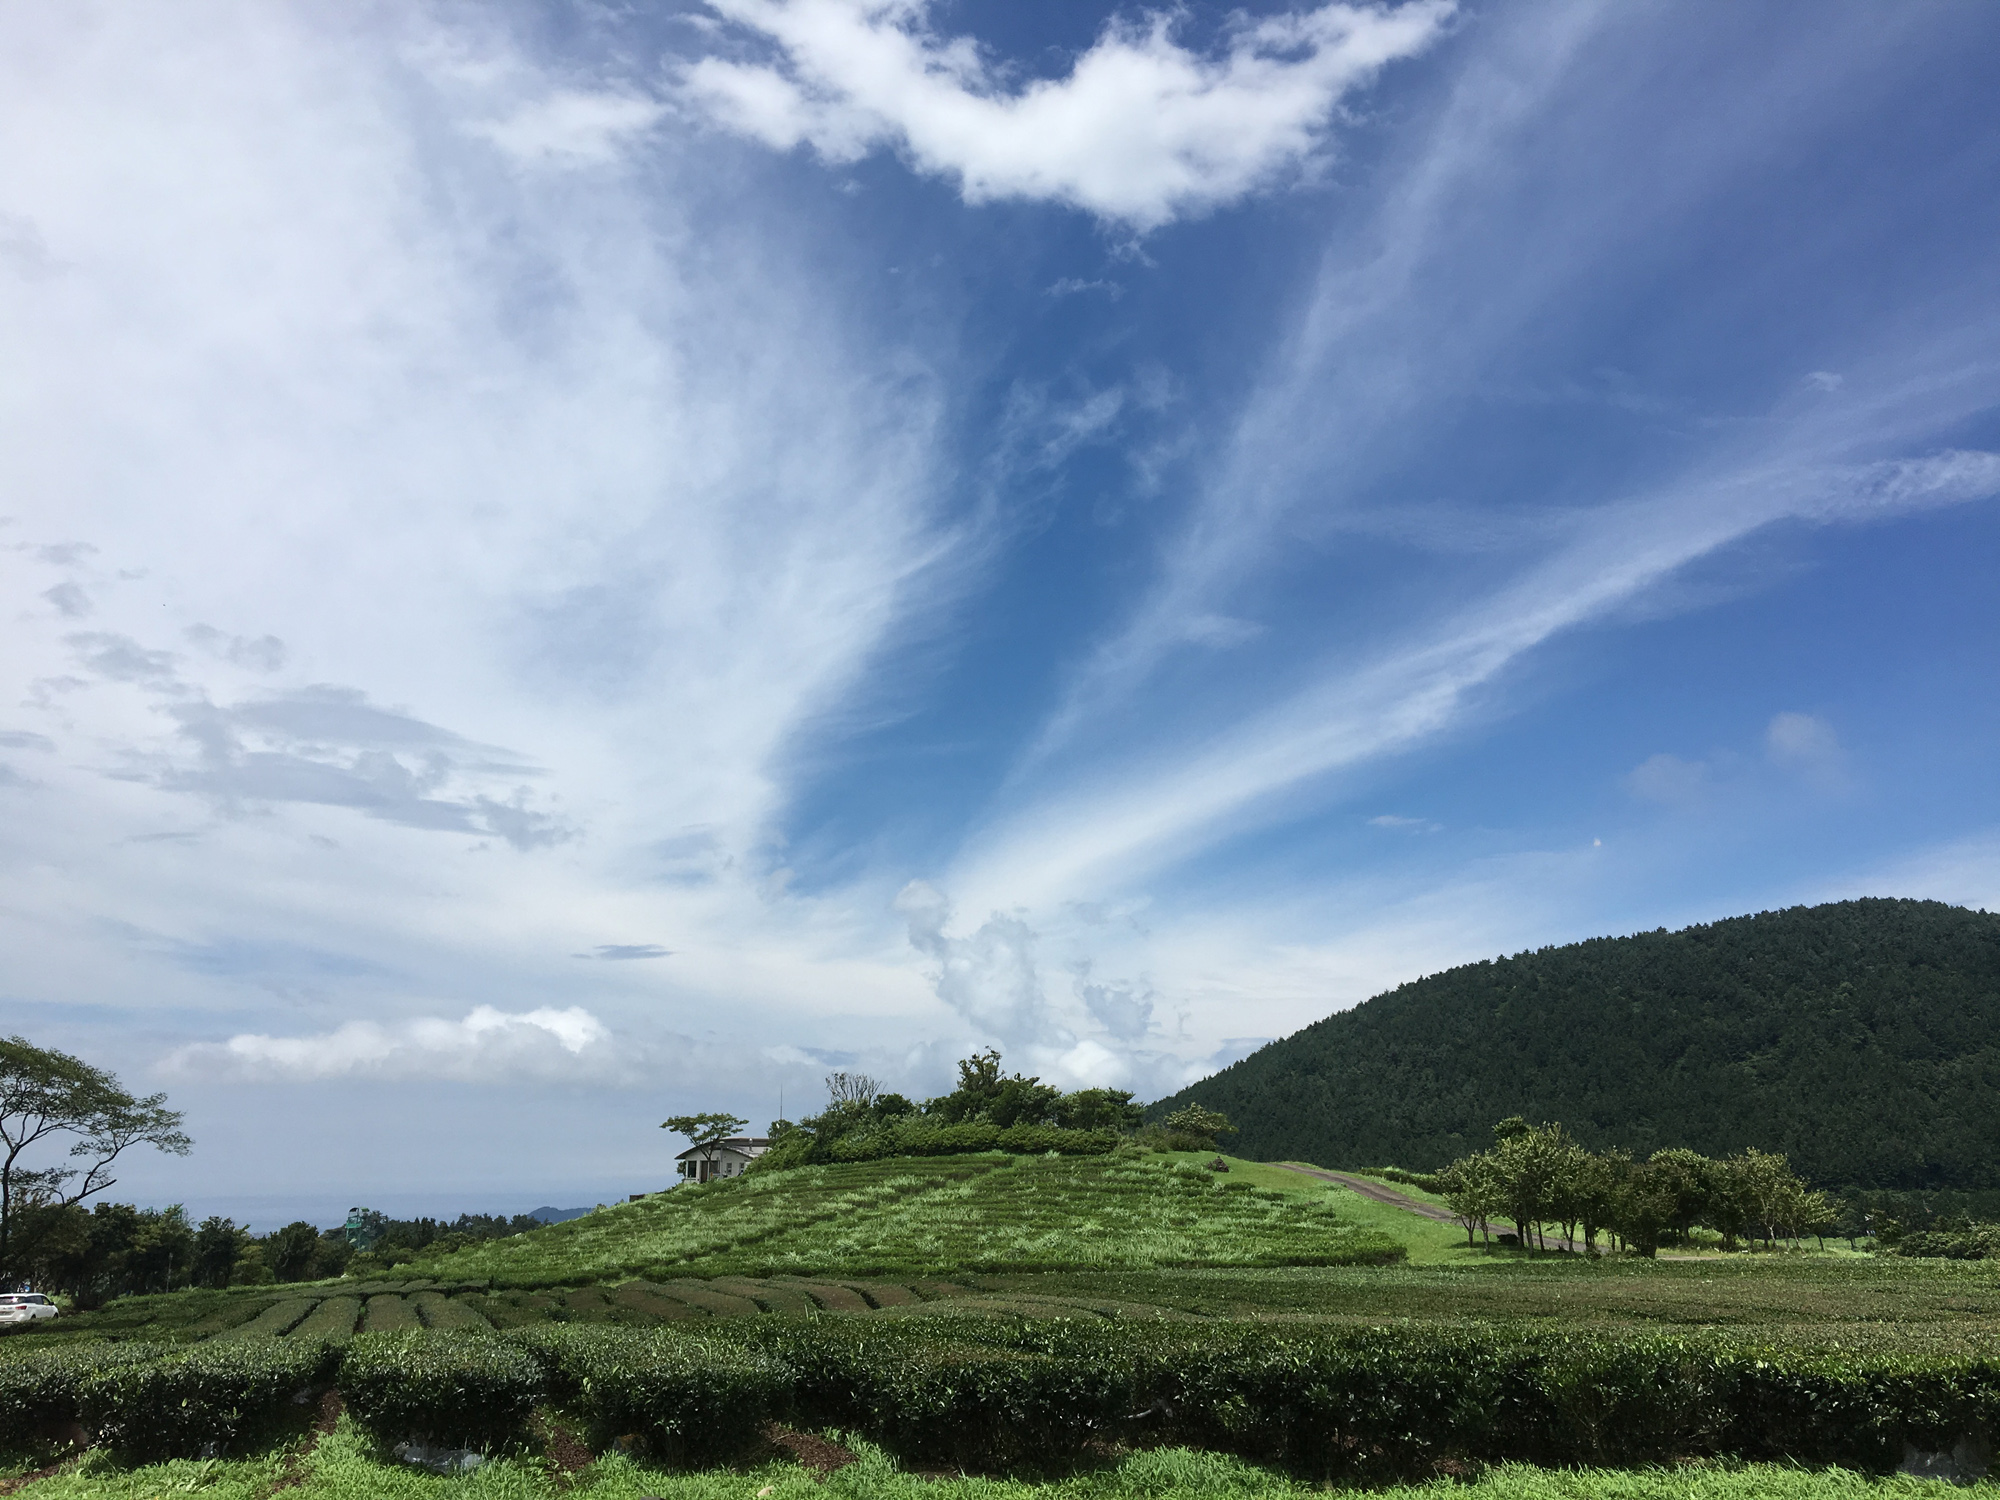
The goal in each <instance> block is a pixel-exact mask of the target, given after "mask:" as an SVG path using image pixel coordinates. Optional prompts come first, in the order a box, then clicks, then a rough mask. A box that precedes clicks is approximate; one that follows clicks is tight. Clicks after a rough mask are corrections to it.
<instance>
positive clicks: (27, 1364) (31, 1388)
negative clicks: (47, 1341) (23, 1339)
mask: <svg viewBox="0 0 2000 1500" xmlns="http://www.w3.org/2000/svg"><path fill="white" fill-rule="evenodd" d="M166 1352H167V1351H166V1350H165V1349H164V1348H163V1347H161V1346H159V1345H156V1344H67V1345H59V1346H57V1347H56V1348H53V1349H34V1350H32V1352H23V1353H19V1354H14V1355H12V1357H10V1358H4V1359H0V1451H6V1452H19V1451H22V1450H23V1449H26V1448H29V1447H31V1446H32V1445H35V1444H37V1443H40V1442H49V1441H54V1440H56V1439H57V1438H59V1436H60V1435H61V1429H62V1428H63V1427H64V1426H65V1425H66V1424H69V1423H72V1422H75V1421H76V1420H77V1416H78V1411H77V1398H78V1393H79V1392H80V1391H81V1390H82V1388H83V1385H84V1382H85V1381H87V1380H88V1379H90V1378H91V1377H92V1376H94V1375H98V1374H101V1373H103V1372H104V1371H107V1370H109V1369H112V1368H114V1367H116V1366H119V1365H129V1364H144V1363H148V1362H150V1361H153V1360H156V1359H159V1358H160V1357H161V1356H162V1355H163V1354H164V1353H166Z"/></svg>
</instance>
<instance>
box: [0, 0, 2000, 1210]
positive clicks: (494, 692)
mask: <svg viewBox="0 0 2000 1500" xmlns="http://www.w3.org/2000/svg"><path fill="white" fill-rule="evenodd" d="M0 43H4V44H0V80H4V87H0V141H4V142H5V146H6V149H5V150H0V318H4V327H5V330H6V337H7V342H8V347H9V350H10V352H11V354H12V356H13V357H12V358H11V359H10V360H9V361H8V362H7V366H6V369H5V373H4V374H0V423H4V426H0V476H4V482H0V588H4V590H5V599H6V602H7V608H8V615H7V626H6V641H7V650H6V654H5V668H6V673H7V681H6V684H5V689H6V691H5V694H4V704H5V706H4V707H0V869H4V871H5V882H4V885H5V894H4V899H0V934H4V943H5V952H6V954H7V958H8V962H7V965H6V971H5V979H4V982H0V1033H17V1032H18V1033H20V1034H22V1035H24V1036H26V1037H28V1038H29V1039H30V1040H32V1041H35V1042H37V1043H38V1044H41V1045H46V1046H55V1047H60V1048H62V1049H64V1050H66V1051H71V1052H74V1053H77V1054H79V1055H82V1056H84V1057H86V1058H88V1059H89V1060H91V1061H93V1062H96V1063H99V1064H101V1065H103V1066H107V1067H110V1068H112V1069H113V1070H114V1071H116V1072H117V1073H118V1074H119V1075H120V1076H121V1078H123V1079H124V1081H125V1082H126V1083H127V1084H128V1085H130V1086H132V1087H134V1088H135V1089H138V1090H140V1091H143V1092H151V1091H153V1090H156V1089H164V1090H166V1091H167V1093H168V1095H169V1097H170V1099H171V1101H172V1103H173V1104H174V1105H175V1106H176V1107H179V1108H182V1109H184V1110H186V1111H187V1114H188V1127H189V1130H190V1132H191V1134H192V1135H193V1136H194V1139H195V1143H196V1144H195V1150H194V1154H193V1155H192V1156H190V1157H188V1158H186V1159H184V1160H182V1159H170V1158H163V1157H159V1156H157V1155H151V1156H146V1157H143V1158H141V1159H138V1160H134V1161H132V1162H131V1163H130V1164H129V1166H128V1167H127V1169H126V1170H125V1171H124V1172H123V1173H121V1174H120V1175H121V1181H120V1183H119V1186H118V1188H117V1189H115V1190H114V1192H113V1194H112V1196H113V1197H116V1198H132V1199H135V1200H136V1201H140V1202H146V1203H155V1204H163V1203H168V1202H176V1201H179V1202H186V1203H187V1204H189V1205H190V1207H191V1208H193V1209H196V1210H197V1211H200V1212H222V1213H232V1210H231V1208H230V1207H229V1205H232V1204H241V1205H246V1206H245V1207H244V1208H243V1209H242V1210H241V1211H237V1212H233V1213H232V1216H233V1217H235V1218H237V1219H239V1220H242V1219H244V1218H246V1217H248V1218H250V1219H251V1221H252V1222H253V1223H256V1224H258V1225H259V1226H260V1228H265V1229H268V1228H270V1227H273V1223H272V1222H265V1221H264V1220H265V1216H267V1215H269V1216H275V1218H274V1222H283V1221H284V1220H285V1219H287V1218H291V1217H308V1218H313V1219H315V1220H316V1221H318V1222H323V1223H331V1222H333V1221H334V1219H335V1218H337V1217H338V1216H339V1215H340V1214H341V1213H344V1211H345V1208H346V1207H347V1206H348V1205H349V1204H352V1203H367V1204H369V1205H371V1206H375V1207H379V1208H383V1209H385V1210H387V1211H391V1212H397V1213H415V1212H419V1211H428V1212H433V1213H446V1214H449V1213H455V1212H461V1211H510V1212H513V1211H522V1210H525V1209H526V1208H532V1207H535V1206H538V1205H541V1204H550V1205H553V1206H556V1207H562V1208H568V1207H577V1206H582V1205H585V1204H588V1203H593V1202H608V1201H613V1200H615V1199H617V1198H621V1197H623V1196H624V1195H625V1194H626V1193H629V1192H639V1191H645V1190H648V1189H652V1188H657V1187H660V1186H664V1185H665V1184H666V1183H667V1181H668V1180H669V1179H670V1172H671V1166H670V1163H671V1158H672V1155H673V1153H674V1152H675V1151H676V1150H678V1149H679V1148H680V1145H681V1144H682V1143H681V1142H679V1141H678V1140H677V1139H675V1138H672V1137H670V1136H669V1135H667V1133H665V1132H663V1131H662V1130H660V1129H659V1121H660V1120H662V1119H664V1118H666V1117H667V1116H668V1115H669V1114H675V1113H682V1112H689V1111H699V1110H708V1109H726V1110H729V1111H731V1112H733V1113H735V1114H738V1115H741V1116H744V1117H747V1118H748V1119H749V1120H750V1121H751V1122H752V1128H753V1129H756V1130H761V1129H763V1128H764V1126H765V1122H766V1121H768V1120H770V1119H771V1118H773V1117H774V1116H776V1115H777V1114H778V1112H779V1109H780V1100H781V1097H782V1107H783V1109H784V1112H785V1113H787V1114H789V1115H790V1116H791V1117H793V1118H797V1117H798V1116H799V1115H801V1114H804V1113H809V1112H811V1111H812V1110H813V1109H814V1108H816V1107H817V1103H818V1101H819V1100H820V1098H821V1097H823V1089H822V1085H821V1079H822V1077H823V1075H825V1074H826V1073H828V1072H830V1071H832V1070H835V1069H846V1070H849V1071H854V1070H859V1071H865V1072H867V1073H870V1074H872V1075H874V1076H875V1077H877V1078H878V1079H880V1080H881V1081H882V1083H883V1085H884V1086H885V1087H889V1088H893V1089H897V1090H899V1091H901V1092H904V1093H907V1094H911V1095H914V1096H919V1097H921V1096H924V1095H928V1094H933V1093H937V1092H941V1091H943V1090H944V1089H945V1088H946V1087H948V1084H949V1079H950V1076H951V1072H952V1064H953V1062H954V1060H955V1059H957V1058H959V1057H962V1056H965V1055H967V1054H968V1053H969V1052H971V1051H974V1050H976V1049H979V1048H983V1047H986V1046H997V1047H999V1048H1000V1049H1001V1050H1002V1052H1003V1054H1004V1055H1005V1058H1006V1061H1007V1063H1008V1065H1009V1066H1010V1067H1013V1068H1019V1069H1021V1070H1023V1071H1026V1072H1030V1073H1034V1074H1038V1075H1040V1076H1041V1077H1043V1078H1044V1079H1046V1080H1047V1081H1050V1082H1053V1083H1056V1084H1059V1085H1060V1086H1062V1087H1065V1088H1075V1087H1081V1086H1091V1085H1105V1086H1115V1087H1122V1088H1128V1089H1132V1090H1134V1091H1135V1092H1137V1093H1138V1095H1139V1096H1140V1097H1141V1098H1148V1099H1150V1098H1155V1097H1159V1096H1161V1095H1164V1094H1166V1093H1170V1092H1172V1091H1174V1090H1175V1089H1177V1088H1179V1087H1181V1086H1183V1085H1184V1084H1185V1083H1187V1082H1190V1081H1192V1080H1193V1079H1195V1078H1198V1077H1201V1076H1205V1075H1206V1074H1208V1073H1210V1072H1212V1071H1214V1070H1215V1069H1217V1068H1219V1067H1222V1066H1225V1065H1227V1064H1228V1063H1229V1062H1231V1061H1234V1060H1235V1059H1237V1058H1239V1057H1241V1056H1243V1055H1245V1054H1246V1053H1247V1052H1249V1051H1251V1050H1253V1049H1254V1048H1255V1047H1257V1046H1259V1045H1261V1044H1262V1043H1264V1042H1265V1041H1268V1040H1271V1039H1273V1038H1276V1037H1280V1036H1283V1035H1287V1034H1289V1033H1290V1032H1293V1031H1295V1030H1297V1029H1299V1028H1300V1027H1302V1026H1304V1025H1307V1024H1309V1023H1310V1022H1312V1021H1315V1020H1317V1019H1319V1018H1321V1017H1322V1016H1325V1015H1327V1014H1329V1013H1331V1012H1333V1011H1335V1010H1338V1009H1342V1008H1345V1007H1347V1006H1351V1005H1353V1004H1355V1003H1358V1002H1359V1001H1361V1000H1364V999H1366V998H1367V997H1368V996H1370V995H1373V994H1376V993H1379V992H1381V991H1383V990H1386V989H1389V988H1391V987H1393V986H1394V985H1396V984H1399V983H1401V982H1404V981H1406V980H1409V979H1413V978H1416V977H1418V976H1419V975H1422V974H1427V973H1435V972H1437V971H1439V970H1442V969H1446V968H1449V967H1452V966H1453V965H1456V964H1460V963H1465V962H1471V961H1476V960H1478V959H1482V958H1487V957H1492V956H1495V955H1497V954H1502V953H1512V952H1518V951H1521V950H1524V949H1531V948H1535V947H1540V946H1544V945H1548V944H1553V943H1562V942H1569V941H1574V940H1578V939H1582V938H1587V937H1595V936H1601V935H1608V934H1618V933H1626V932H1633V931H1639V930H1647V929H1652V928H1656V927H1668V928H1674V927H1680V926H1685V925H1688V924H1690V923H1695V922H1703V921H1712V920H1717V919H1721V918H1725V917H1731V916H1737V915H1741V914H1743V913H1746V912H1751V911H1757V910H1766V909H1771V908H1775V907H1781V906H1787V905H1794V904H1800V903H1806V902H1816V901H1822V900H1830V899H1839V898H1843V897H1847V896H1857V895H1877V896H1911V897H1923V898H1930V899H1940V900H1948V901H1952V902H1955V903H1958V904H1963V905H1969V906H1977V907H1986V908H1992V907H2000V778H1996V777H1995V774H1994V771H1995V761H1996V755H1995V750H1996V744H2000V692H1996V688H2000V653H1996V652H1995V650H1994V646H1995V643H1996V641H2000V628H1996V627H2000V589H1995V588H1994V587H1993V583H1992V579H1993V575H1994V567H1993V560H1994V559H1995V557H1997V556H2000V508H1996V504H1995V501H1996V499H1997V498H2000V261H1996V258H1995V257H1994V255H1993V254H1992V250H1991V247H1992V245H1994V244H1996V243H2000V193H1996V192H1995V191H1994V184H1995V182H1996V180H2000V96H1996V95H1995V92H1994V90H1993V89H1992V88H1991V85H1990V78H1991V72H1992V63H1993V60H1994V58H1995V56H1996V55H2000V12H1996V11H1995V10H1994V9H1993V8H1992V7H1990V6H1982V5H1979V4H1975V3H1972V0H1957V3H1953V0H1947V3H1942V4H1938V5H1934V6H1928V7H1921V8H1919V7H1910V8H1901V9H1885V8H1883V7H1881V6H1878V5H1870V4H1847V3H1833V4H1816V5H1812V6H1807V5H1805V4H1803V3H1791V4H1780V5H1775V6H1770V7H1763V8H1757V9H1755V10H1744V9H1742V8H1739V7H1731V6H1725V5H1720V4H1715V5H1707V6H1697V7H1694V8H1692V9H1690V8H1688V7H1685V6H1668V5H1664V4H1650V3H1641V4H1611V3H1593V0H1551V3H1539V0H1537V3H1524V4H1520V5H1510V6H1504V7H1503V6H1497V5H1490V4H1471V3H1459V4H1452V3H1447V0H1407V3H1403V4H1399V5H1384V6H1379V7H1370V6H1347V5H1341V4H1327V5H1314V4H1310V3H1275V0H1259V3H1255V4H1250V5H1247V6H1241V7H1237V6H1224V5H1214V4H1207V3H1190V4H1185V5H1181V6H1177V7H1174V8H1171V9H1163V8H1160V7H1156V6H1148V5H1143V4H1142V5H1126V6H1111V5H1105V4H1091V5H1067V6H1058V5H1054V4H1050V3H1045V0H1017V3H1015V4H1010V5H1000V4H997V3H993V0H949V3H947V0H673V3H666V4H662V5H660V6H657V7H650V8H634V7H620V6H606V5H602V4H598V3H594V0H573V3H560V0H546V3H531V0H507V3H502V4H498V5H488V6H472V5H467V4H454V3H444V4H420V5H416V6H397V7H391V6H383V5H372V4H367V5H362V6H358V7H351V8H346V9H342V10H340V11H338V12H331V11H329V10H328V9H327V8H325V7H308V6H304V5H296V4H275V5H262V6H251V5H240V4H228V3H194V4H189V5H187V6H183V7H175V8H174V9H173V10H172V12H171V13H169V12H167V11H165V10H160V9H154V10H133V9H129V8H119V7H113V6H110V5H108V4H102V3H94V0H84V3H78V4H75V5H70V6H64V7H60V8H47V7H42V8H37V7H25V6H23V7H16V8H12V9H9V10H6V11H4V12H0ZM565 1184H568V1185H570V1186H569V1187H567V1188H565ZM335 1204H338V1207H335V1206H334V1205H335ZM424 1205H431V1207H429V1208H428V1209H426V1208H425V1207H424Z"/></svg>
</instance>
